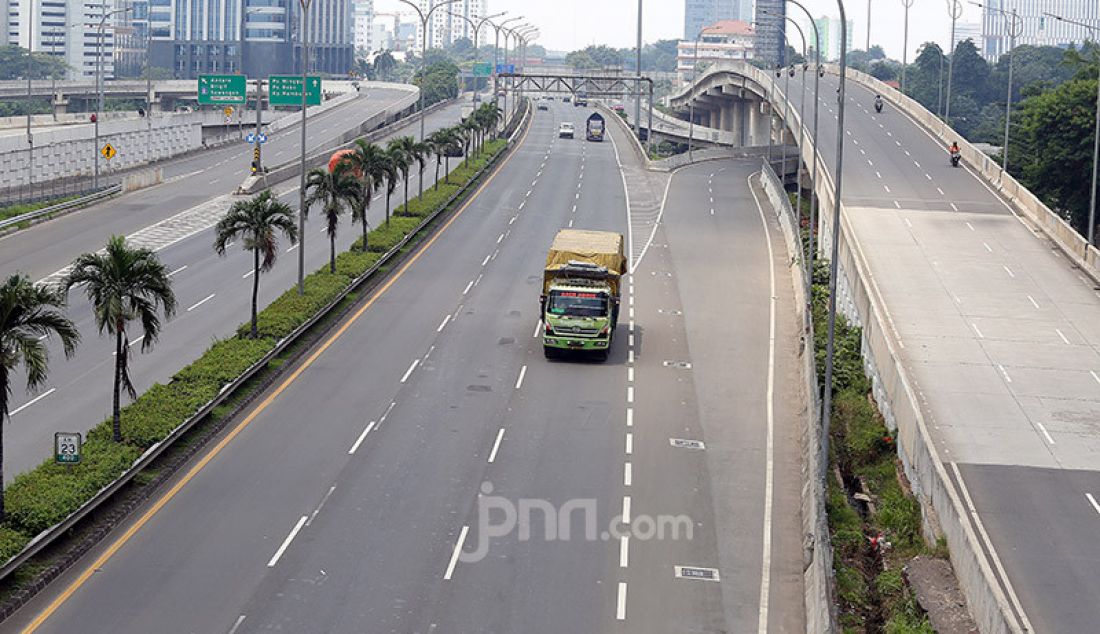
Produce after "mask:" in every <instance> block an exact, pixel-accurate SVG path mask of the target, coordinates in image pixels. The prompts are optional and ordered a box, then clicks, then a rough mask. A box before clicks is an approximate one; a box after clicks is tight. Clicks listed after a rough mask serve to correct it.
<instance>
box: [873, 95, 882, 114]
mask: <svg viewBox="0 0 1100 634" xmlns="http://www.w3.org/2000/svg"><path fill="white" fill-rule="evenodd" d="M875 112H882V95H875Z"/></svg>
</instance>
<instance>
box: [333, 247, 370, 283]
mask: <svg viewBox="0 0 1100 634" xmlns="http://www.w3.org/2000/svg"><path fill="white" fill-rule="evenodd" d="M377 261H378V254H377V253H371V252H369V251H368V252H366V253H363V252H362V251H360V250H359V249H352V250H350V251H344V252H343V253H341V254H340V255H338V256H336V274H337V275H346V276H347V277H348V279H355V278H357V277H359V276H360V275H362V274H363V273H365V272H366V271H367V269H369V268H370V267H372V266H374V263H375V262H377Z"/></svg>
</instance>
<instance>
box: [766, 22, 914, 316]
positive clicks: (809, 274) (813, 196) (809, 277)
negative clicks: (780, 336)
mask: <svg viewBox="0 0 1100 634" xmlns="http://www.w3.org/2000/svg"><path fill="white" fill-rule="evenodd" d="M787 2H790V3H791V4H793V5H795V6H797V7H798V8H800V9H802V10H803V11H804V12H805V13H806V17H807V18H809V20H810V24H811V25H813V27H814V42H816V43H817V44H816V45H815V46H814V54H815V56H816V58H817V68H816V69H815V70H814V123H813V130H812V131H811V132H810V138H811V143H812V144H813V147H814V156H813V166H812V167H811V168H810V180H811V181H813V182H814V184H815V185H816V184H817V155H818V153H819V152H820V151H819V150H818V146H817V107H818V104H819V103H820V101H821V99H820V97H821V95H820V88H821V76H822V75H823V74H824V69H823V68H822V66H821V44H820V42H821V34H820V33H818V30H817V23H816V22H814V20H813V16H812V15H810V10H809V9H807V8H806V7H805V5H803V4H802V3H801V2H799V1H798V0H787ZM909 2H912V0H909ZM802 81H803V82H805V81H806V79H805V74H803V79H802ZM817 205H818V199H817V188H816V187H811V188H810V243H809V246H808V249H807V251H808V253H807V255H806V305H807V307H808V306H809V305H810V301H811V300H810V296H811V291H812V290H813V289H812V287H813V269H814V266H813V265H814V255H815V253H814V235H815V234H814V230H815V228H816V227H817V216H816V213H817ZM798 213H799V214H800V215H801V213H802V210H801V209H799V212H798ZM807 314H809V313H807Z"/></svg>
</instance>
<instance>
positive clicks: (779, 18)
mask: <svg viewBox="0 0 1100 634" xmlns="http://www.w3.org/2000/svg"><path fill="white" fill-rule="evenodd" d="M786 16H787V2H786V0H756V18H755V22H756V24H757V28H756V59H758V60H761V61H762V62H764V64H765V65H767V66H776V65H783V64H786V63H787V19H786ZM761 25H767V26H761Z"/></svg>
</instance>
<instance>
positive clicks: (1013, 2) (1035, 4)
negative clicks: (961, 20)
mask: <svg viewBox="0 0 1100 634" xmlns="http://www.w3.org/2000/svg"><path fill="white" fill-rule="evenodd" d="M985 4H986V8H985V9H983V11H982V24H981V28H982V32H981V41H980V44H979V41H978V40H977V39H975V41H974V43H975V44H979V48H980V50H981V52H982V55H983V56H984V57H985V58H986V59H989V60H991V61H992V60H996V59H997V58H999V57H1000V56H1001V55H1002V54H1004V53H1007V52H1008V48H1009V44H1010V38H1009V33H1008V29H1007V28H1006V27H1007V20H1006V18H1005V16H1004V14H1002V13H1001V11H1004V12H1009V13H1011V12H1012V11H1015V12H1016V14H1017V15H1018V16H1020V18H1021V19H1022V21H1021V25H1022V28H1021V31H1020V33H1019V34H1018V35H1017V36H1016V45H1017V46H1020V45H1023V44H1029V45H1031V46H1058V47H1062V48H1068V47H1069V46H1070V45H1072V44H1078V45H1079V44H1080V43H1081V42H1084V41H1085V40H1093V41H1095V40H1096V35H1095V30H1096V29H1097V28H1100V3H1098V2H1097V0H985ZM1044 13H1052V14H1054V15H1059V16H1062V17H1063V18H1067V19H1069V20H1074V21H1076V22H1084V23H1085V24H1091V25H1092V26H1093V31H1094V33H1093V34H1090V33H1089V29H1087V28H1085V27H1082V26H1077V25H1073V24H1069V23H1066V22H1062V21H1060V20H1055V19H1053V18H1050V17H1046V16H1045V15H1043V14H1044Z"/></svg>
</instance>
